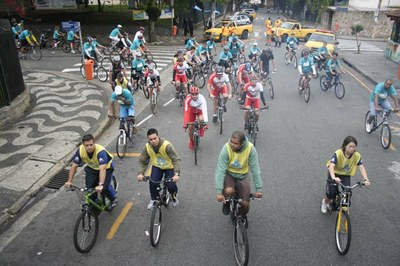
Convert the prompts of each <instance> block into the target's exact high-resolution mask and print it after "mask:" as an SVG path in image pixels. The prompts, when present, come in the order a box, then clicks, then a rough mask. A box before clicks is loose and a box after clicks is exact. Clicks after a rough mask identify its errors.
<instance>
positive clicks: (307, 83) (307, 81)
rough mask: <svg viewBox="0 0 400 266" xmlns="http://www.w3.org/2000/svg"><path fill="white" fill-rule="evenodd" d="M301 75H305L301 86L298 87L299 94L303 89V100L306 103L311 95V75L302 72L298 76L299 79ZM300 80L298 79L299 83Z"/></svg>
mask: <svg viewBox="0 0 400 266" xmlns="http://www.w3.org/2000/svg"><path fill="white" fill-rule="evenodd" d="M303 76H305V81H304V82H303V85H302V86H301V88H300V87H299V94H300V95H301V94H302V93H303V91H304V101H305V102H306V103H308V101H309V100H310V97H311V89H310V80H311V76H310V75H308V74H303V75H301V76H300V80H301V79H302V77H303ZM300 80H299V84H300Z"/></svg>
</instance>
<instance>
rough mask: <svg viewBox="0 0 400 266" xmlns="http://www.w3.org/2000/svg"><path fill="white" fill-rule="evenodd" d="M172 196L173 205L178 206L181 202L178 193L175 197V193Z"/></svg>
mask: <svg viewBox="0 0 400 266" xmlns="http://www.w3.org/2000/svg"><path fill="white" fill-rule="evenodd" d="M171 196H172V197H171V198H172V207H174V208H175V207H176V206H178V204H179V199H178V194H175V197H174V196H173V195H171Z"/></svg>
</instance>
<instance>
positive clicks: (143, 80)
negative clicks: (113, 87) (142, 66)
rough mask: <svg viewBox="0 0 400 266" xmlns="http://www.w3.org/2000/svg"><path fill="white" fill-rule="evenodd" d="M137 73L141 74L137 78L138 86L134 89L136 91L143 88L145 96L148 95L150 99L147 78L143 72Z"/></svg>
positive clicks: (147, 97)
mask: <svg viewBox="0 0 400 266" xmlns="http://www.w3.org/2000/svg"><path fill="white" fill-rule="evenodd" d="M137 75H139V78H138V79H137V80H136V86H135V87H134V88H133V89H134V91H138V90H142V91H143V94H144V97H146V99H149V97H150V93H149V90H148V88H146V78H145V77H144V74H143V73H140V74H137Z"/></svg>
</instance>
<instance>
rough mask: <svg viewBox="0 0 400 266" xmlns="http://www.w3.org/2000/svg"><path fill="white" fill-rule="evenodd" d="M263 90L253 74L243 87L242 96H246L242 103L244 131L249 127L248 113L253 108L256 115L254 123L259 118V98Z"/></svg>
mask: <svg viewBox="0 0 400 266" xmlns="http://www.w3.org/2000/svg"><path fill="white" fill-rule="evenodd" d="M263 91H264V88H263V86H262V84H261V83H260V82H259V81H258V78H257V75H255V74H253V75H251V77H250V82H249V83H247V84H246V85H244V88H243V94H244V95H246V96H245V97H246V100H245V101H244V108H245V111H244V129H245V130H246V129H247V128H248V126H249V111H248V110H250V109H251V107H252V106H253V108H254V112H255V115H256V119H255V120H256V121H255V122H256V123H257V122H258V117H259V116H260V96H261V94H262V93H263Z"/></svg>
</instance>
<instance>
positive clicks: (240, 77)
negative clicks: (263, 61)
mask: <svg viewBox="0 0 400 266" xmlns="http://www.w3.org/2000/svg"><path fill="white" fill-rule="evenodd" d="M252 73H253V67H252V66H251V63H250V62H246V63H244V64H241V65H240V66H239V68H238V73H237V75H236V83H237V84H239V91H238V92H237V93H238V95H239V97H238V102H239V103H240V104H243V103H244V98H242V90H243V86H244V85H245V84H247V83H249V82H250V75H251V74H252Z"/></svg>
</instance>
